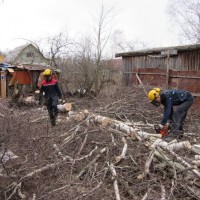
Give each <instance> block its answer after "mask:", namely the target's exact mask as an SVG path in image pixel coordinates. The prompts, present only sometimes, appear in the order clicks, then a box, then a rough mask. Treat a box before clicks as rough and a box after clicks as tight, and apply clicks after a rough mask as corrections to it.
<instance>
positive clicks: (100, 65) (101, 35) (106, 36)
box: [94, 4, 113, 94]
mask: <svg viewBox="0 0 200 200" xmlns="http://www.w3.org/2000/svg"><path fill="white" fill-rule="evenodd" d="M112 11H113V8H107V7H106V6H105V5H103V4H102V6H101V9H100V12H99V13H98V15H97V20H96V21H95V22H96V23H95V25H94V45H95V48H96V50H95V64H96V70H95V78H94V87H95V92H96V93H97V94H98V93H99V92H100V90H101V89H102V87H103V83H104V80H105V77H106V73H105V68H104V63H105V62H103V60H104V51H105V49H106V47H107V46H108V41H109V40H110V37H111V35H112V30H113V26H112V23H113V12H112Z"/></svg>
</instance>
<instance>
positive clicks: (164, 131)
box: [154, 125, 169, 137]
mask: <svg viewBox="0 0 200 200" xmlns="http://www.w3.org/2000/svg"><path fill="white" fill-rule="evenodd" d="M154 128H155V131H156V133H157V134H161V135H162V137H165V136H167V135H168V133H169V129H168V127H163V128H160V126H159V125H154Z"/></svg>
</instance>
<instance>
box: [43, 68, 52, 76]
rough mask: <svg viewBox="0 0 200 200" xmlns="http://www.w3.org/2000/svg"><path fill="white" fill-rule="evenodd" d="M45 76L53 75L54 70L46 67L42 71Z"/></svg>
mask: <svg viewBox="0 0 200 200" xmlns="http://www.w3.org/2000/svg"><path fill="white" fill-rule="evenodd" d="M42 74H43V75H44V76H50V75H52V71H51V70H50V69H45V70H44V72H43V73H42Z"/></svg>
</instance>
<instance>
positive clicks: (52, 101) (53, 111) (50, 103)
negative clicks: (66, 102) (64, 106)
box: [46, 96, 59, 126]
mask: <svg viewBox="0 0 200 200" xmlns="http://www.w3.org/2000/svg"><path fill="white" fill-rule="evenodd" d="M58 99H59V97H58V96H53V97H50V98H48V99H47V100H46V106H47V110H48V113H49V117H50V121H51V125H52V126H55V125H56V118H57V116H58V108H57V105H58Z"/></svg>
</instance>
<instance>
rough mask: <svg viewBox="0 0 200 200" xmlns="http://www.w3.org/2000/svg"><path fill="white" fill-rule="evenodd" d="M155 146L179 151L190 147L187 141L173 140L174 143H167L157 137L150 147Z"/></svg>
mask: <svg viewBox="0 0 200 200" xmlns="http://www.w3.org/2000/svg"><path fill="white" fill-rule="evenodd" d="M156 146H160V147H163V148H165V149H169V150H173V151H179V150H182V149H186V150H189V149H191V148H192V146H191V144H190V142H189V141H183V142H174V143H171V144H170V143H167V142H165V141H163V140H161V139H157V140H156V141H155V142H154V143H153V144H152V146H151V147H152V148H156Z"/></svg>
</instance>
